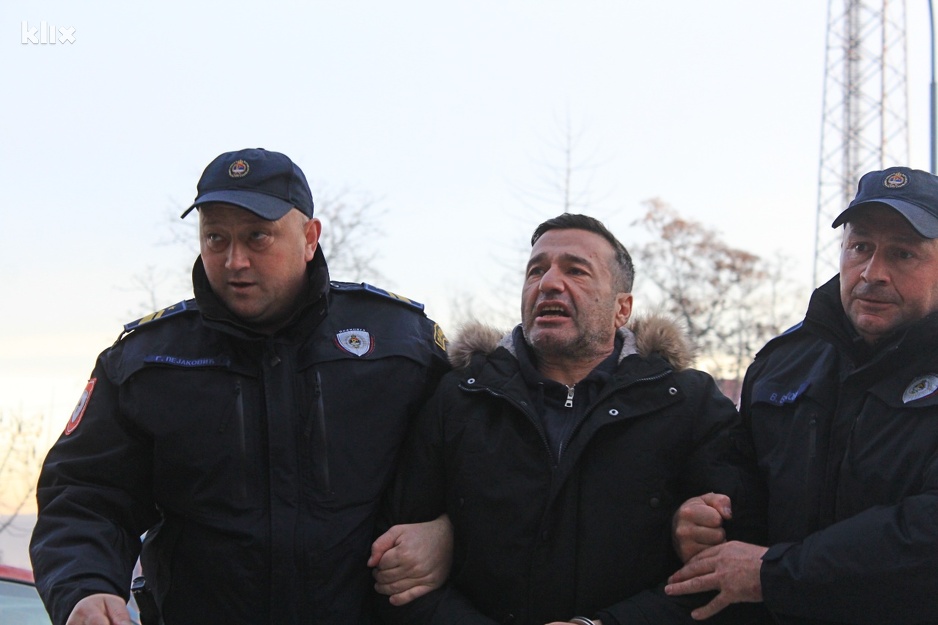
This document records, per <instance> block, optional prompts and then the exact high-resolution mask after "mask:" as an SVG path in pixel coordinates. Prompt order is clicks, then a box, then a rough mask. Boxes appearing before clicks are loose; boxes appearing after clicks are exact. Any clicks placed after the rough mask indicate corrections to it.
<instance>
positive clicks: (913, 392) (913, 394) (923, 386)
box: [902, 373, 938, 404]
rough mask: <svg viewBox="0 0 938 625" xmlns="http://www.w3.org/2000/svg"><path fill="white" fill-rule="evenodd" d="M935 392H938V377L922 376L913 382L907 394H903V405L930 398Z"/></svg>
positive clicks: (906, 391) (932, 375)
mask: <svg viewBox="0 0 938 625" xmlns="http://www.w3.org/2000/svg"><path fill="white" fill-rule="evenodd" d="M935 391H938V375H935V374H934V373H929V374H927V375H920V376H919V377H917V378H915V379H914V380H912V382H910V383H909V386H908V388H906V389H905V392H904V393H902V403H903V404H907V403H909V402H910V401H915V400H916V399H922V398H923V397H928V396H929V395H931V394H932V393H934V392H935Z"/></svg>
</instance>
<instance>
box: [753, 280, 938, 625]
mask: <svg viewBox="0 0 938 625" xmlns="http://www.w3.org/2000/svg"><path fill="white" fill-rule="evenodd" d="M936 391H938V315H935V314H932V315H930V316H928V317H925V318H924V319H921V320H919V321H917V322H915V323H912V324H910V325H908V326H906V327H904V328H902V329H900V330H899V331H897V332H896V333H895V334H894V335H893V336H892V337H888V338H885V339H883V341H882V342H880V343H878V344H877V345H876V346H875V347H871V346H869V345H867V344H866V343H865V342H864V341H862V340H861V339H860V337H859V336H858V335H857V334H856V332H855V331H854V330H853V328H852V326H851V325H850V323H849V321H848V319H847V317H846V316H845V314H844V311H843V306H842V305H841V301H840V282H839V280H838V279H837V278H835V279H833V280H831V281H830V282H828V283H827V284H825V285H823V286H822V287H820V288H818V289H817V290H816V291H815V292H814V295H813V296H812V298H811V303H810V305H809V306H808V312H807V316H806V317H805V320H804V322H803V323H802V324H800V325H799V326H798V327H796V328H794V329H792V330H791V331H789V332H787V333H786V334H784V335H782V336H780V337H778V338H776V339H774V340H772V341H771V342H769V343H768V345H766V347H764V348H763V349H762V351H761V352H759V354H758V355H757V356H756V359H755V361H754V362H753V364H752V366H751V367H750V368H749V371H748V373H747V374H746V381H745V384H744V385H743V394H742V403H741V406H742V409H741V411H742V414H743V416H744V418H745V419H746V421H747V423H748V425H749V427H750V428H751V430H752V435H753V440H754V443H755V447H756V451H757V456H758V459H759V468H760V469H761V471H762V473H763V475H764V476H765V479H766V480H767V483H768V492H769V510H768V517H769V545H771V548H770V549H769V551H768V552H767V553H766V555H765V556H764V558H763V564H762V594H763V598H764V600H765V604H766V606H767V607H768V608H769V609H770V610H771V611H772V612H773V614H774V615H775V618H776V619H777V622H778V623H784V624H795V623H797V624H799V625H804V624H820V623H823V624H825V625H829V624H835V623H836V624H841V623H851V624H857V623H868V624H871V625H872V624H880V623H889V624H891V625H903V624H906V625H908V624H912V623H915V624H925V623H938V392H936Z"/></svg>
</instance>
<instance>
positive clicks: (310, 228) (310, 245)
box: [303, 217, 322, 262]
mask: <svg viewBox="0 0 938 625" xmlns="http://www.w3.org/2000/svg"><path fill="white" fill-rule="evenodd" d="M303 230H304V234H305V235H306V262H309V261H311V260H313V255H314V254H315V253H316V248H317V247H318V246H319V235H321V234H322V222H321V221H319V220H318V219H316V218H315V217H313V218H311V219H310V220H309V221H307V222H306V223H305V224H304V225H303Z"/></svg>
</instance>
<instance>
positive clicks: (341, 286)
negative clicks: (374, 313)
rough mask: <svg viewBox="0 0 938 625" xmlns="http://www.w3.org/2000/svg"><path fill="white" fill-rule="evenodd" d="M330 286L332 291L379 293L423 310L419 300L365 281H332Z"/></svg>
mask: <svg viewBox="0 0 938 625" xmlns="http://www.w3.org/2000/svg"><path fill="white" fill-rule="evenodd" d="M330 288H332V290H334V291H340V292H343V293H354V292H355V291H359V292H363V293H371V294H372V295H380V296H381V297H386V298H388V299H391V300H394V301H395V302H400V303H401V304H405V305H407V306H410V307H411V308H415V309H417V310H419V311H420V312H423V309H424V306H423V304H421V303H420V302H415V301H414V300H412V299H408V298H406V297H404V296H403V295H398V294H397V293H392V292H391V291H385V290H384V289H380V288H378V287H376V286H373V285H371V284H368V283H367V282H360V283H357V284H356V283H354V282H335V281H333V282H331V283H330Z"/></svg>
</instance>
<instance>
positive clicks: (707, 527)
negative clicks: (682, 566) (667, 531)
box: [671, 493, 733, 562]
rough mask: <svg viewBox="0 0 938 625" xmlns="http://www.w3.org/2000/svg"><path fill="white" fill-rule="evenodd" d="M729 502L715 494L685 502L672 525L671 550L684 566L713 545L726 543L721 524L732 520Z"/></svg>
mask: <svg viewBox="0 0 938 625" xmlns="http://www.w3.org/2000/svg"><path fill="white" fill-rule="evenodd" d="M732 514H733V513H732V507H731V502H730V498H729V497H727V496H726V495H720V494H718V493H707V494H706V495H701V496H700V497H692V498H690V499H688V500H687V501H685V502H684V503H683V504H682V505H681V507H680V508H678V510H677V512H675V513H674V518H673V519H672V523H671V539H672V541H673V543H674V550H675V551H676V552H677V555H678V556H679V557H680V558H681V562H687V561H688V560H690V559H691V558H692V557H694V556H695V555H697V554H698V553H700V552H701V551H703V550H704V549H707V548H708V547H712V546H714V545H719V544H720V543H723V542H724V541H726V532H725V531H724V530H723V521H724V520H729V519H730V518H731V517H732Z"/></svg>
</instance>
